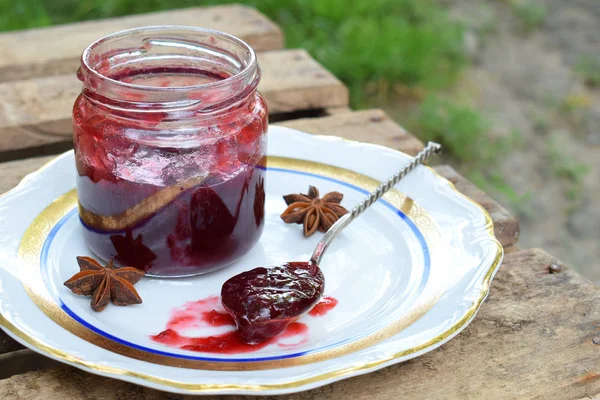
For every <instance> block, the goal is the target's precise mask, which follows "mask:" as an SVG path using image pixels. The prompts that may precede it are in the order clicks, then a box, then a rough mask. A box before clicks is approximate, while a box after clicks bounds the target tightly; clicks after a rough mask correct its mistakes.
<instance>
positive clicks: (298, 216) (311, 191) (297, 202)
mask: <svg viewBox="0 0 600 400" xmlns="http://www.w3.org/2000/svg"><path fill="white" fill-rule="evenodd" d="M343 198H344V195H343V194H341V193H340V192H329V193H327V194H326V195H325V196H323V197H322V198H319V190H318V189H317V188H316V187H314V186H309V187H308V194H288V195H287V196H283V200H285V203H286V204H287V205H288V208H286V209H285V211H284V212H283V214H281V219H282V220H283V221H284V222H285V223H286V224H303V225H304V236H310V235H312V234H313V233H315V232H316V231H317V230H319V231H321V232H327V230H329V228H331V225H333V224H334V223H335V222H336V221H337V220H338V219H339V218H340V217H341V216H342V215H344V214H346V213H348V210H346V209H345V208H344V207H342V206H341V205H340V203H341V202H342V199H343Z"/></svg>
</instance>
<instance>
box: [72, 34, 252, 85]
mask: <svg viewBox="0 0 600 400" xmlns="http://www.w3.org/2000/svg"><path fill="white" fill-rule="evenodd" d="M167 29H178V30H184V31H189V32H201V33H209V34H213V35H216V36H221V37H223V38H227V39H229V40H231V41H233V42H236V43H237V44H238V45H240V46H242V47H244V48H245V49H246V50H247V51H248V53H249V54H250V60H249V61H248V65H246V66H245V67H244V69H242V70H241V71H239V72H238V73H236V74H234V75H232V76H230V77H227V78H225V79H222V80H219V81H216V82H210V83H203V84H200V85H189V86H175V87H161V86H149V85H138V84H134V83H127V82H122V81H119V80H117V79H113V78H111V77H108V76H106V75H103V74H101V73H100V72H98V71H97V70H96V69H95V68H94V67H92V66H91V65H90V64H89V55H90V54H91V52H92V50H94V49H95V48H96V47H98V46H99V45H100V44H102V43H104V42H106V41H108V40H111V39H115V38H119V37H121V36H125V35H129V34H134V33H138V32H145V31H150V32H152V31H155V32H159V31H164V30H167ZM255 64H256V53H255V52H254V49H253V48H252V47H250V45H249V44H248V43H246V42H245V41H243V40H242V39H240V38H238V37H236V36H234V35H231V34H229V33H225V32H222V31H218V30H216V29H210V28H202V27H197V26H189V25H151V26H142V27H136V28H130V29H124V30H121V31H117V32H113V33H110V34H108V35H106V36H103V37H101V38H99V39H97V40H96V41H94V42H92V43H91V44H89V45H88V46H87V47H86V48H85V49H84V50H83V54H82V55H81V65H82V66H84V67H85V68H86V70H87V71H89V72H90V73H92V74H93V75H94V76H96V77H97V78H101V79H105V80H107V81H109V82H111V83H114V84H118V85H121V86H124V87H129V88H132V89H151V90H157V91H167V92H168V91H173V90H185V89H193V90H197V89H203V88H211V87H214V86H219V85H218V84H219V83H229V82H230V80H233V79H234V78H235V77H237V76H238V75H243V74H244V73H246V72H248V71H249V70H250V69H251V68H252V66H253V65H255Z"/></svg>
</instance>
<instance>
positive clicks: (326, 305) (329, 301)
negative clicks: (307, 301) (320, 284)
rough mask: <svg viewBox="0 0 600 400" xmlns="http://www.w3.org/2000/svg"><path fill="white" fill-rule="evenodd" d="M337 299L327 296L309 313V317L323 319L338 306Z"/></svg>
mask: <svg viewBox="0 0 600 400" xmlns="http://www.w3.org/2000/svg"><path fill="white" fill-rule="evenodd" d="M337 304H338V301H337V299H335V298H333V297H331V296H325V297H323V298H322V299H321V301H319V302H318V303H317V305H316V306H314V307H313V309H312V310H310V311H309V312H308V315H310V316H313V317H322V316H323V315H325V314H327V313H328V312H329V311H331V310H333V309H334V308H335V306H337Z"/></svg>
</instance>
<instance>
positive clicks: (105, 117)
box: [73, 71, 267, 276]
mask: <svg viewBox="0 0 600 400" xmlns="http://www.w3.org/2000/svg"><path fill="white" fill-rule="evenodd" d="M117 72H118V71H117ZM138 72H139V71H138ZM142 72H144V71H142ZM146 72H147V71H146ZM150 72H152V73H151V74H144V73H141V74H140V73H136V74H134V73H133V72H127V73H125V72H123V71H121V75H122V76H120V77H119V78H120V79H122V80H123V81H127V82H130V83H131V82H133V83H144V84H148V85H153V86H165V85H167V86H178V85H180V86H185V85H189V84H197V83H199V82H204V80H218V79H219V78H218V77H216V76H214V74H212V73H209V72H207V73H205V74H200V73H197V74H196V75H194V74H183V75H182V76H179V77H178V76H177V74H173V73H172V72H173V71H170V72H169V73H168V74H167V73H165V74H163V75H161V74H158V75H157V76H154V75H155V73H156V71H150ZM159 72H160V71H159ZM175 72H177V71H175ZM179 72H181V71H179ZM196 72H197V71H196ZM123 74H124V75H123ZM140 101H143V99H140ZM186 113H187V114H186ZM186 113H184V112H182V111H171V112H158V111H157V112H135V113H129V112H128V111H123V110H121V111H116V110H115V109H111V108H109V107H105V106H104V105H102V104H98V103H96V102H93V101H90V100H89V98H88V97H86V95H81V96H79V98H78V99H77V101H76V103H75V107H74V111H73V121H74V146H75V161H76V166H77V171H78V177H77V189H78V198H79V202H80V205H81V206H82V207H83V208H85V209H86V210H88V211H90V212H92V213H94V214H96V215H98V216H100V217H110V216H114V215H120V214H122V213H124V212H127V211H128V210H132V209H134V207H135V206H136V205H137V204H139V203H140V202H142V201H143V200H144V199H146V198H148V197H149V196H152V195H153V194H156V193H158V192H160V191H161V190H163V189H165V188H172V187H177V186H178V185H181V184H182V183H184V182H188V181H190V180H191V179H192V180H193V179H195V178H197V177H198V176H199V174H200V173H207V174H208V176H207V177H206V179H204V180H203V181H201V182H199V183H198V184H197V185H195V186H191V187H190V186H188V187H185V188H183V187H182V188H181V193H180V194H178V195H177V196H176V197H175V198H174V199H173V200H172V201H169V202H167V203H165V204H161V205H160V207H159V208H158V210H157V211H156V212H154V213H152V214H150V215H148V216H147V217H145V218H144V219H143V220H140V221H138V222H136V223H135V224H134V225H132V226H127V228H126V229H123V230H115V231H106V230H103V229H100V228H98V227H95V226H87V229H84V231H83V234H84V239H85V242H86V243H87V244H88V246H89V247H90V248H91V249H92V251H93V252H94V253H96V254H97V255H98V256H100V257H102V258H104V259H110V258H116V259H117V260H118V261H119V262H120V263H122V264H126V265H130V266H134V267H137V268H140V269H143V270H145V271H146V272H148V273H150V274H158V275H171V276H177V275H190V274H196V273H201V272H208V271H211V270H214V269H217V268H219V267H222V266H225V265H227V264H230V263H232V262H233V261H235V260H237V259H238V258H240V257H241V256H242V255H244V254H245V253H246V252H247V251H249V250H250V249H251V248H252V247H253V246H254V244H255V243H256V242H257V241H258V239H259V237H260V235H261V233H262V229H263V225H264V202H265V187H264V175H265V171H264V169H263V168H262V167H261V166H260V165H261V164H262V163H263V155H264V151H265V147H264V146H265V140H264V139H265V138H264V133H265V132H266V129H267V110H266V105H265V103H264V100H263V99H262V98H261V97H260V95H258V94H253V95H250V97H248V98H247V99H245V100H244V101H242V102H240V103H239V105H237V106H233V107H231V108H230V109H229V110H228V112H227V113H223V114H222V115H220V116H217V117H215V118H212V119H210V120H209V121H208V122H206V117H205V116H203V115H200V114H201V113H199V115H198V116H196V114H195V111H194V110H189V111H186ZM216 115H219V114H218V113H217V114H216ZM175 122H178V124H175ZM182 126H183V127H184V128H186V130H185V131H186V134H185V135H186V136H185V137H184V136H182V134H181V127H182ZM161 138H164V139H161ZM161 141H162V142H161ZM165 141H166V142H167V143H165ZM168 143H173V144H168ZM178 143H193V146H189V145H185V146H184V145H182V146H179V145H178ZM167 144H168V145H167Z"/></svg>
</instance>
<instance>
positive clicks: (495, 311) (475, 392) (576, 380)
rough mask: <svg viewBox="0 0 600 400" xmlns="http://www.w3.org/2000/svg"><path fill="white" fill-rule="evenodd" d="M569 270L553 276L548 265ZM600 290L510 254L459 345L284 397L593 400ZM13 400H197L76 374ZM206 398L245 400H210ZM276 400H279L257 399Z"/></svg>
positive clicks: (54, 378) (33, 376) (32, 375)
mask: <svg viewBox="0 0 600 400" xmlns="http://www.w3.org/2000/svg"><path fill="white" fill-rule="evenodd" d="M553 264H555V265H560V266H561V272H559V273H550V272H549V267H550V265H553ZM599 333H600V288H598V287H597V286H595V285H594V284H593V283H591V282H590V281H588V280H587V279H585V278H583V277H582V276H580V275H578V274H577V273H575V272H573V271H572V270H570V269H569V268H567V267H566V266H564V265H563V264H562V263H561V262H560V261H559V260H557V259H555V258H554V257H552V256H550V255H549V254H547V253H545V252H544V251H542V250H539V249H530V250H524V251H518V252H514V253H511V254H508V255H507V256H506V257H505V261H504V263H503V265H502V267H501V268H500V271H499V272H498V274H497V276H496V278H495V279H494V281H493V284H492V288H491V292H490V296H489V298H488V300H487V301H486V302H485V303H484V304H483V306H482V308H481V310H480V312H479V313H478V315H477V317H476V318H475V320H474V321H473V322H472V323H471V325H469V327H467V329H465V330H464V331H463V332H462V333H460V334H459V335H458V336H457V337H456V338H454V339H453V340H451V341H450V342H448V343H447V344H445V345H443V346H441V347H440V348H438V349H436V350H434V351H432V352H430V353H427V354H425V355H423V356H421V357H419V358H416V359H414V360H411V361H408V362H405V363H403V364H399V365H395V366H391V367H388V368H384V369H382V370H379V371H377V372H374V373H371V374H367V375H363V376H359V377H355V378H351V379H348V380H345V381H341V382H337V383H334V384H331V385H328V386H325V387H323V388H318V389H314V390H310V391H307V392H303V393H298V394H293V395H288V396H279V397H275V398H277V399H286V400H309V399H331V400H334V399H339V400H345V399H354V400H361V399H365V400H366V399H377V400H388V399H389V400H402V399H411V400H412V399H480V398H486V399H544V400H553V399H560V400H568V399H593V398H597V397H595V396H596V395H597V394H598V393H600V345H597V344H594V343H593V341H592V340H593V338H594V337H595V336H597V335H598V334H599ZM0 395H1V396H3V397H2V398H3V399H7V400H20V399H27V400H38V399H39V400H53V399H60V400H66V399H79V398H85V399H88V400H96V399H97V400H101V399H112V398H126V399H130V400H162V399H190V400H191V399H193V398H195V397H189V396H180V395H173V394H165V393H162V392H158V391H156V390H152V389H148V388H144V387H140V386H137V385H134V384H130V383H125V382H121V381H115V380H111V379H108V378H102V377H99V376H95V375H92V374H88V373H85V372H83V371H80V370H77V369H75V368H71V367H61V368H55V369H49V370H44V371H38V372H28V373H26V374H22V375H16V376H13V377H11V378H9V379H5V380H0ZM205 398H206V399H213V400H214V399H221V400H224V399H230V400H232V399H240V400H241V399H242V398H247V397H240V396H210V397H205ZM253 398H255V399H257V400H268V399H273V398H274V397H253Z"/></svg>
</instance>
